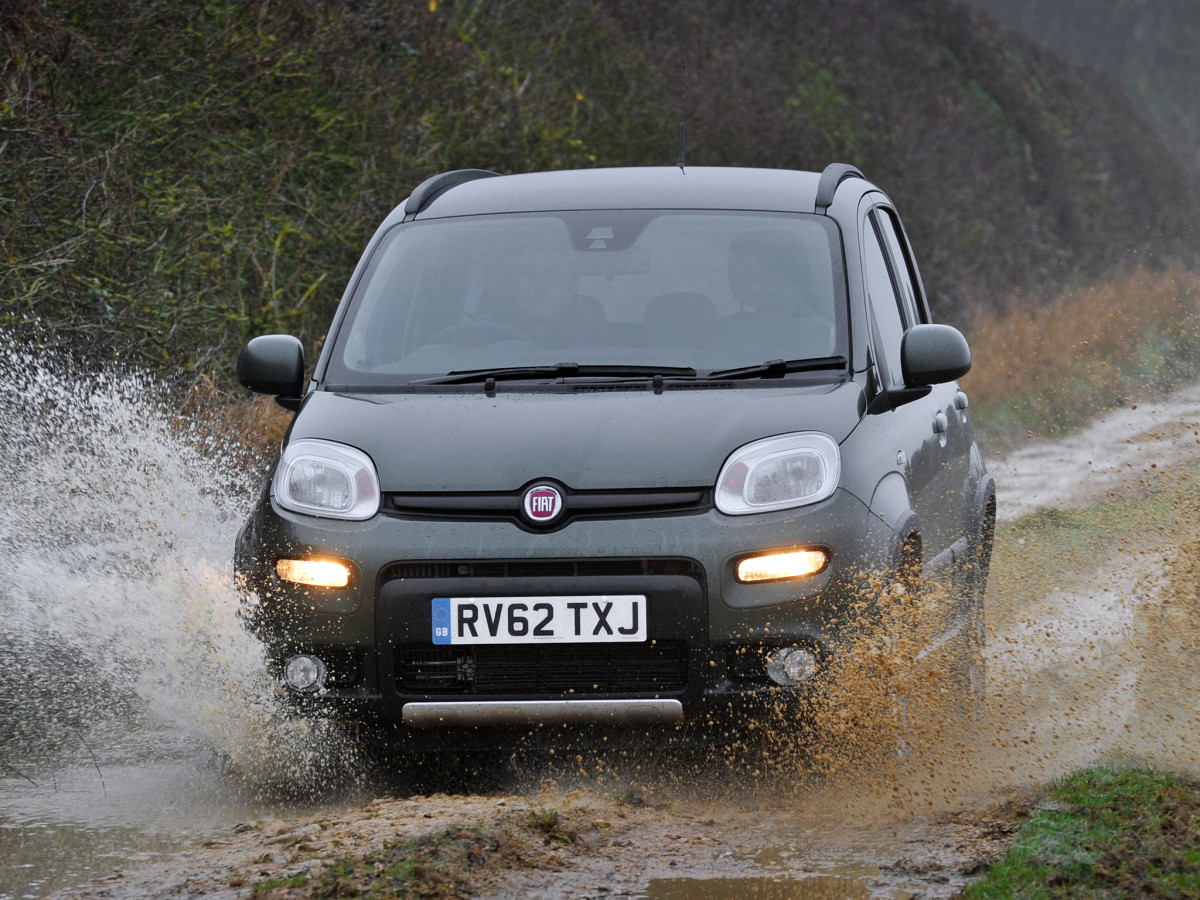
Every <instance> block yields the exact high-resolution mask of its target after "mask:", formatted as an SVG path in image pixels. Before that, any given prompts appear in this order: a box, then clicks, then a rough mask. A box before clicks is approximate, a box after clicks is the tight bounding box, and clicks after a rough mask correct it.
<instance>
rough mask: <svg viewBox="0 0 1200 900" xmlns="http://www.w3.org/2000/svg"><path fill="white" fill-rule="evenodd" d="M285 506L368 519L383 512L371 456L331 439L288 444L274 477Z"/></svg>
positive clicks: (312, 513)
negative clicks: (380, 507)
mask: <svg viewBox="0 0 1200 900" xmlns="http://www.w3.org/2000/svg"><path fill="white" fill-rule="evenodd" d="M271 487H272V490H273V491H274V493H275V500H276V502H278V503H279V505H280V506H282V507H283V508H284V509H290V510H291V511H292V512H298V513H304V514H306V515H310V516H324V517H326V518H331V519H355V520H361V519H369V518H371V516H373V515H375V513H377V512H379V476H378V475H376V474H375V463H373V462H372V461H371V457H369V456H367V454H365V453H363V452H362V451H361V450H356V449H355V448H354V447H347V446H345V445H344V444H335V443H333V442H331V441H317V440H299V441H294V442H292V443H291V444H288V446H287V448H286V449H285V450H284V451H283V458H282V459H281V460H280V461H279V467H278V468H277V469H276V470H275V480H274V481H273V482H272V485H271Z"/></svg>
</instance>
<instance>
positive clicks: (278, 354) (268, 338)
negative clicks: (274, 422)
mask: <svg viewBox="0 0 1200 900" xmlns="http://www.w3.org/2000/svg"><path fill="white" fill-rule="evenodd" d="M237 379H238V382H239V383H240V384H241V385H242V387H245V388H249V389H250V390H252V391H254V392H255V393H257V394H275V395H276V400H277V401H278V402H279V405H280V406H283V407H284V408H286V409H298V408H299V406H300V396H301V394H302V392H303V390H304V345H303V344H301V343H300V341H299V339H298V338H294V337H292V336H291V335H290V334H264V335H262V336H260V337H256V338H254V340H252V341H250V343H248V344H246V346H245V347H243V348H242V350H241V352H240V353H239V354H238V358H237Z"/></svg>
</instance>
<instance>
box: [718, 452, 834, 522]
mask: <svg viewBox="0 0 1200 900" xmlns="http://www.w3.org/2000/svg"><path fill="white" fill-rule="evenodd" d="M840 477H841V454H840V453H838V446H837V444H836V443H834V441H833V438H831V437H829V435H827V434H821V433H819V432H815V431H811V432H801V433H797V434H784V435H779V436H778V437H773V438H766V439H765V440H761V441H755V442H754V443H752V444H746V445H745V446H744V447H740V448H738V449H737V450H736V451H734V453H733V455H731V456H730V457H729V459H727V460H726V461H725V465H724V466H723V467H722V468H721V474H720V476H719V477H718V478H717V497H716V499H717V509H719V510H720V511H721V512H723V513H725V514H726V515H730V516H745V515H749V514H750V513H760V512H769V511H770V510H773V509H787V508H789V507H793V506H805V505H807V504H809V503H818V502H820V501H821V500H824V499H825V498H826V497H828V496H829V495H830V494H832V493H833V491H834V489H835V488H836V487H837V485H838V478H840Z"/></svg>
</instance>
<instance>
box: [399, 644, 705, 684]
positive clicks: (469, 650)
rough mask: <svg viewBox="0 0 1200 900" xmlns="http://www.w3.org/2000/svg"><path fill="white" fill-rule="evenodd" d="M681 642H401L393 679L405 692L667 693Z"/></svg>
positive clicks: (681, 674)
mask: <svg viewBox="0 0 1200 900" xmlns="http://www.w3.org/2000/svg"><path fill="white" fill-rule="evenodd" d="M687 671H688V652H687V645H686V644H685V643H683V642H679V641H657V642H654V643H650V644H563V645H556V646H552V647H536V646H530V645H503V646H481V647H471V646H467V647H437V648H430V647H428V646H423V647H421V646H417V647H400V648H397V652H396V685H397V687H398V688H399V689H400V690H401V691H402V692H404V693H409V694H427V693H458V694H523V695H535V696H537V695H542V696H561V695H569V694H577V695H579V694H647V693H656V694H657V693H672V692H677V691H682V690H684V689H685V688H686V687H687Z"/></svg>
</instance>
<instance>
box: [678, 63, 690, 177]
mask: <svg viewBox="0 0 1200 900" xmlns="http://www.w3.org/2000/svg"><path fill="white" fill-rule="evenodd" d="M686 119H687V57H686V56H685V57H684V58H683V73H682V74H681V75H680V77H679V162H677V163H676V165H677V166H679V171H680V172H683V171H685V170H684V168H683V123H684V121H685V120H686Z"/></svg>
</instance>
